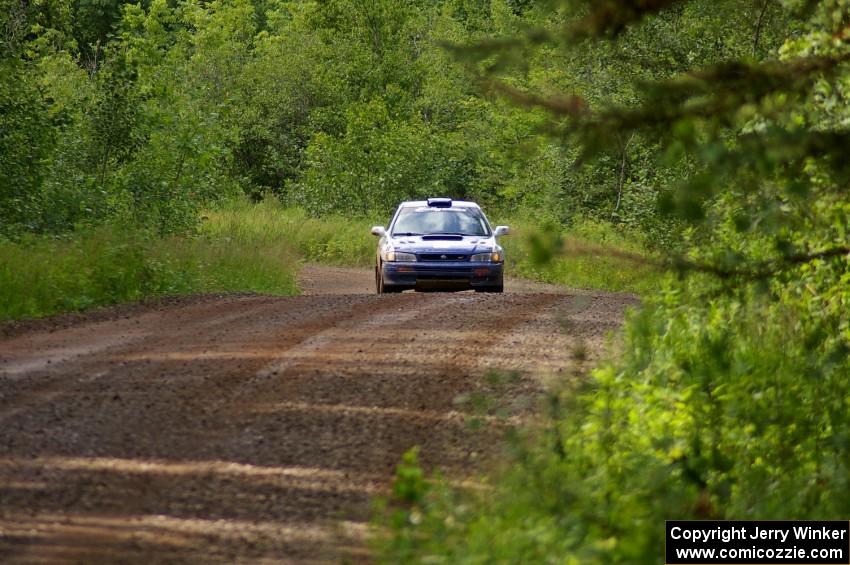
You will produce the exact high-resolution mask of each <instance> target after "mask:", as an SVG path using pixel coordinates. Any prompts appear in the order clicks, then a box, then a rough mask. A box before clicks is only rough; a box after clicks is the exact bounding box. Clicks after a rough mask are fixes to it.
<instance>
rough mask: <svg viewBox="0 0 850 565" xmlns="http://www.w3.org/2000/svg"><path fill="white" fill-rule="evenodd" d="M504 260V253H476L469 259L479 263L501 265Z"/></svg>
mask: <svg viewBox="0 0 850 565" xmlns="http://www.w3.org/2000/svg"><path fill="white" fill-rule="evenodd" d="M502 259H504V257H502V253H501V252H500V251H493V252H487V253H476V254H475V255H473V256H472V257H470V258H469V260H470V261H472V262H478V263H499V262H500V261H502Z"/></svg>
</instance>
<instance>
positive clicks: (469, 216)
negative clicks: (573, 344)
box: [372, 198, 510, 294]
mask: <svg viewBox="0 0 850 565" xmlns="http://www.w3.org/2000/svg"><path fill="white" fill-rule="evenodd" d="M509 231H510V229H509V228H508V226H497V227H496V229H491V228H490V223H489V222H488V221H487V218H486V217H485V216H484V212H482V211H481V208H480V207H479V206H478V204H475V203H474V202H463V201H458V200H454V201H453V200H451V199H450V198H429V199H428V200H424V201H414V202H402V203H401V205H400V206H399V207H398V210H396V213H395V215H394V216H393V219H392V222H390V227H389V229H387V228H385V227H384V226H375V227H373V228H372V235H376V236H378V237H380V238H381V239H380V241H379V242H378V251H377V254H376V261H375V286H376V287H377V291H378V294H383V293H387V292H401V291H403V290H408V289H415V290H468V289H475V290H476V291H479V292H502V291H503V290H504V275H503V267H504V264H505V256H504V253H503V251H502V248H501V247H500V246H499V243H498V241H497V238H498V237H500V236H503V235H507V234H508V232H509Z"/></svg>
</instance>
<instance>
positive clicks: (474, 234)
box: [428, 231, 483, 237]
mask: <svg viewBox="0 0 850 565" xmlns="http://www.w3.org/2000/svg"><path fill="white" fill-rule="evenodd" d="M428 235H459V236H470V235H471V236H475V237H483V236H481V235H480V234H477V233H461V232H456V231H454V232H453V231H448V232H438V233H429V234H428Z"/></svg>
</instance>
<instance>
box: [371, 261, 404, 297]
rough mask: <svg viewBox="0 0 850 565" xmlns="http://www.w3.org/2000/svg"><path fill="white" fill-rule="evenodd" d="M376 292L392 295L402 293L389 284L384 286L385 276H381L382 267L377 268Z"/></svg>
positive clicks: (399, 289)
mask: <svg viewBox="0 0 850 565" xmlns="http://www.w3.org/2000/svg"><path fill="white" fill-rule="evenodd" d="M375 291H376V292H377V293H378V294H391V293H396V292H401V288H399V287H397V286H393V285H389V284H384V276H383V275H382V274H381V267H380V265H377V266H375Z"/></svg>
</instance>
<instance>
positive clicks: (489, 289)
mask: <svg viewBox="0 0 850 565" xmlns="http://www.w3.org/2000/svg"><path fill="white" fill-rule="evenodd" d="M475 292H505V283H503V282H501V283H499V284H498V285H496V286H482V287H479V288H476V289H475Z"/></svg>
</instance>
